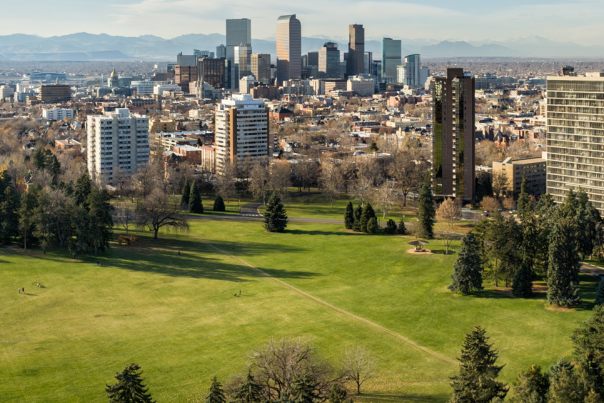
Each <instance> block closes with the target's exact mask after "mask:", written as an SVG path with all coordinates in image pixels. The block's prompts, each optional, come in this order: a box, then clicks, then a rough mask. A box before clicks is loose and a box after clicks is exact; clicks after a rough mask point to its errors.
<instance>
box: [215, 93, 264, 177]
mask: <svg viewBox="0 0 604 403" xmlns="http://www.w3.org/2000/svg"><path fill="white" fill-rule="evenodd" d="M215 116H216V124H215V141H216V171H217V173H218V174H221V173H222V172H224V169H225V166H226V165H227V164H231V165H236V164H237V163H239V162H241V161H242V160H244V159H248V158H251V159H255V158H261V157H270V156H271V155H272V152H273V149H272V148H273V139H272V136H271V134H270V130H269V121H268V109H267V107H266V106H265V105H264V102H263V101H262V100H261V99H260V100H254V99H253V98H252V96H251V95H248V94H233V96H232V98H228V99H223V100H222V102H221V103H220V104H219V105H218V106H217V107H216V115H215Z"/></svg>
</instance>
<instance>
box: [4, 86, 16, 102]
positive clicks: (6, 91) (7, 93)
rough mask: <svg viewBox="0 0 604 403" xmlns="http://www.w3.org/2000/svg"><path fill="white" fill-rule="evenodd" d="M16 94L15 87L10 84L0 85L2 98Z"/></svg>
mask: <svg viewBox="0 0 604 403" xmlns="http://www.w3.org/2000/svg"><path fill="white" fill-rule="evenodd" d="M14 95H15V89H14V88H13V87H11V86H8V85H0V99H6V98H11V97H13V96H14Z"/></svg>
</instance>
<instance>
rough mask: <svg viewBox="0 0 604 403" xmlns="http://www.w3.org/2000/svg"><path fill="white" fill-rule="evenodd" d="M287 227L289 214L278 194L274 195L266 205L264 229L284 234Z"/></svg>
mask: <svg viewBox="0 0 604 403" xmlns="http://www.w3.org/2000/svg"><path fill="white" fill-rule="evenodd" d="M286 227H287V212H286V211H285V207H283V202H281V198H280V197H279V195H278V194H274V195H273V196H272V197H271V198H270V199H269V201H268V203H267V204H266V211H265V213H264V229H266V230H267V231H269V232H283V231H284V230H285V228H286Z"/></svg>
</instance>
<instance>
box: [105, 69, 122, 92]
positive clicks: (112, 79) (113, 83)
mask: <svg viewBox="0 0 604 403" xmlns="http://www.w3.org/2000/svg"><path fill="white" fill-rule="evenodd" d="M118 83H119V82H118V76H117V71H115V68H114V69H113V71H112V72H111V76H109V78H108V79H107V86H109V88H115V87H118V86H119V85H118Z"/></svg>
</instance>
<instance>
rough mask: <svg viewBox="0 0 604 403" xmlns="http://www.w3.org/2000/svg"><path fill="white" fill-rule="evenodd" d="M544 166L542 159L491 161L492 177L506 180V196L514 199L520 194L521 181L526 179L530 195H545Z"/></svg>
mask: <svg viewBox="0 0 604 403" xmlns="http://www.w3.org/2000/svg"><path fill="white" fill-rule="evenodd" d="M545 165H546V164H545V160H544V159H543V158H519V159H512V158H506V159H505V160H503V161H493V175H495V174H499V175H502V176H503V177H505V178H506V179H507V185H508V186H507V191H508V194H510V193H511V194H512V195H513V196H514V197H516V196H518V194H520V191H521V189H520V188H521V186H522V180H523V179H526V181H527V184H528V186H529V189H530V190H529V191H530V192H531V194H534V195H537V196H538V195H542V194H544V193H545V187H546V186H545V185H546V166H545Z"/></svg>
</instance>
